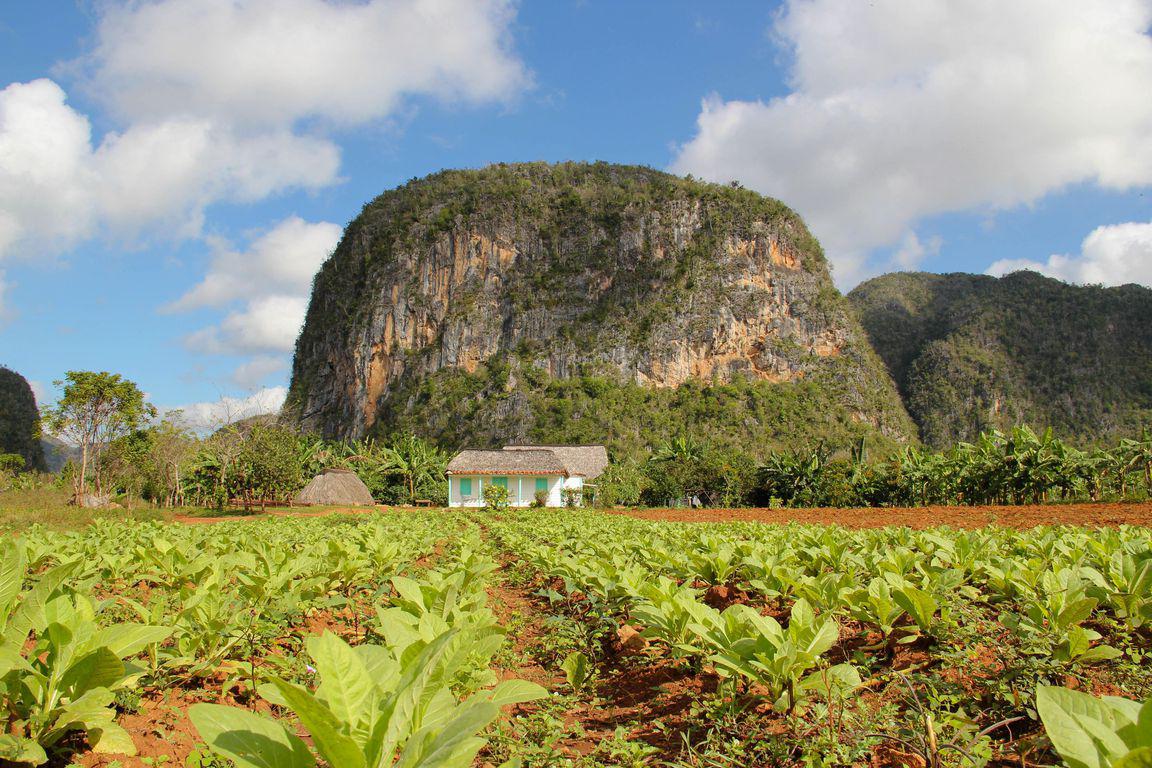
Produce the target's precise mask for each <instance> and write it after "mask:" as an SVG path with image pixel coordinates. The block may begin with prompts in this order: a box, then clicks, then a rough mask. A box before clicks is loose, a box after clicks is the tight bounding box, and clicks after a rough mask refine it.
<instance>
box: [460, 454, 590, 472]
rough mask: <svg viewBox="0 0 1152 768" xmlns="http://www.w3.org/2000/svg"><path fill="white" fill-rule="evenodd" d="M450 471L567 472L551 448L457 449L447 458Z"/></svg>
mask: <svg viewBox="0 0 1152 768" xmlns="http://www.w3.org/2000/svg"><path fill="white" fill-rule="evenodd" d="M448 474H450V475H567V474H568V470H567V469H566V468H565V466H564V464H563V462H561V461H560V459H559V458H558V457H557V456H556V454H555V453H553V452H552V451H544V450H542V451H533V450H526V451H476V450H467V451H460V453H458V454H456V455H455V456H454V457H453V458H452V461H450V462H448Z"/></svg>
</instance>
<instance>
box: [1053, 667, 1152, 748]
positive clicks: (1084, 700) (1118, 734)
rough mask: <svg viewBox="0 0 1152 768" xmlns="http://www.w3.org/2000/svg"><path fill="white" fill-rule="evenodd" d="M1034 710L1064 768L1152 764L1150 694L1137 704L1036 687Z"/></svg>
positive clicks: (1116, 698) (1109, 697) (1106, 697)
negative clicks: (1065, 766) (1066, 766)
mask: <svg viewBox="0 0 1152 768" xmlns="http://www.w3.org/2000/svg"><path fill="white" fill-rule="evenodd" d="M1036 712H1037V713H1038V714H1039V715H1040V720H1041V722H1042V723H1044V730H1045V731H1047V733H1048V739H1049V740H1050V741H1051V742H1052V746H1053V747H1055V749H1056V751H1057V752H1058V753H1059V755H1060V758H1061V759H1062V760H1063V761H1064V763H1065V764H1066V765H1068V766H1069V768H1145V767H1146V766H1148V765H1152V699H1149V700H1148V701H1145V702H1144V703H1143V704H1141V703H1140V702H1138V701H1130V700H1128V699H1122V698H1118V697H1115V696H1105V697H1104V698H1096V697H1095V696H1091V695H1089V694H1087V693H1081V692H1080V691H1072V690H1069V689H1067V688H1058V687H1055V686H1041V687H1039V688H1037V690H1036Z"/></svg>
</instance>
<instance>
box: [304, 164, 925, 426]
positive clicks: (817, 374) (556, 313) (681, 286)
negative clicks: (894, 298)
mask: <svg viewBox="0 0 1152 768" xmlns="http://www.w3.org/2000/svg"><path fill="white" fill-rule="evenodd" d="M589 376H591V377H595V378H596V379H597V380H598V381H602V382H603V383H604V384H605V385H606V386H611V387H625V388H629V389H641V390H647V391H651V390H665V391H666V394H667V392H674V391H679V390H680V389H681V388H682V387H684V386H686V385H688V384H691V385H693V386H697V387H699V386H704V387H708V386H719V385H725V384H731V383H733V382H739V383H740V384H741V386H751V387H752V388H753V389H757V388H760V389H763V388H764V387H765V386H771V387H776V388H779V387H785V388H787V387H789V386H790V385H796V384H798V383H801V382H804V383H806V384H807V383H811V382H817V381H818V382H821V384H820V386H821V387H825V388H833V389H837V390H838V393H837V394H838V396H843V399H842V401H841V402H838V403H836V405H835V408H836V409H837V413H836V414H835V415H834V418H835V419H837V420H839V421H840V422H841V426H842V427H843V428H844V429H845V430H847V431H853V430H856V431H859V430H866V431H868V430H871V431H876V432H878V433H881V434H883V435H886V436H888V437H890V438H893V439H901V438H903V437H904V436H905V435H906V434H907V433H908V429H909V423H908V420H907V418H906V416H905V414H904V412H903V410H902V407H901V406H900V404H899V402H898V399H897V396H896V394H895V390H894V387H893V386H892V383H891V381H890V380H889V379H888V377H887V376H886V375H885V373H884V372H883V370H882V366H880V365H879V364H878V361H877V360H876V359H875V357H874V356H873V354H872V352H871V351H870V349H869V348H868V347H867V344H866V343H865V342H864V339H863V335H862V333H861V332H860V329H859V327H858V326H857V325H856V324H855V321H854V320H852V319H851V318H850V316H849V314H848V312H847V311H846V304H845V303H844V300H843V298H842V297H841V296H840V295H839V293H837V291H836V290H835V288H834V287H833V286H832V284H831V281H830V279H829V275H828V270H827V266H826V264H825V261H824V259H823V256H822V254H821V252H820V249H819V246H818V244H817V243H816V242H815V240H814V239H813V238H812V236H811V235H810V234H809V233H808V231H807V229H806V228H805V226H804V224H803V222H802V221H801V220H800V219H799V217H797V216H796V215H795V214H794V213H793V212H792V211H790V210H789V209H787V208H786V207H785V206H783V205H782V204H780V203H779V202H777V201H774V200H770V199H768V198H764V197H761V196H759V195H756V194H754V193H751V192H748V191H745V190H742V189H732V188H728V187H719V186H715V185H707V184H702V183H699V182H694V181H690V180H685V179H679V178H676V177H673V176H669V175H666V174H662V173H659V172H656V171H652V170H649V169H644V168H635V167H621V166H611V165H605V164H596V165H579V164H564V165H558V166H550V165H545V164H530V165H501V166H494V167H490V168H487V169H484V170H481V171H450V172H444V173H441V174H437V175H435V176H432V177H429V178H427V179H423V180H419V181H413V182H410V183H409V184H408V185H407V186H404V187H401V188H399V189H397V190H393V191H391V192H388V193H385V194H384V195H382V196H381V197H379V198H377V199H376V200H375V201H373V202H372V203H370V204H369V205H368V206H366V207H365V209H364V211H363V213H362V214H361V215H360V216H359V217H358V218H357V219H356V220H355V221H353V222H352V223H351V224H350V225H349V227H348V229H347V231H346V232H345V235H344V238H343V241H342V242H341V243H340V245H339V247H338V248H337V250H336V253H335V254H334V255H333V257H332V258H331V259H330V260H329V261H328V263H327V264H325V265H324V267H323V269H322V270H321V272H320V273H319V275H318V276H317V278H316V282H315V287H314V291H313V296H312V302H311V306H310V308H309V311H308V317H307V321H306V324H305V327H304V330H303V332H302V334H301V337H300V339H299V341H298V344H297V349H296V359H295V365H294V369H293V378H292V387H291V392H290V395H289V403H288V406H287V410H288V413H289V414H290V415H291V416H293V417H294V418H295V419H297V420H298V421H299V422H300V423H302V424H303V425H304V426H305V427H307V428H310V429H314V430H316V431H318V432H320V433H322V434H324V435H327V436H330V437H356V436H360V435H363V434H366V433H369V432H372V431H373V430H374V429H376V430H380V429H386V428H389V427H399V426H405V427H414V428H416V431H418V432H427V431H428V429H421V428H420V427H421V426H427V425H429V424H433V423H444V421H445V420H444V418H443V417H444V414H443V413H442V410H443V408H445V407H447V408H449V409H454V410H455V412H456V414H457V415H458V417H459V418H460V419H470V420H471V421H472V422H473V424H474V426H473V427H469V426H467V425H465V426H464V427H462V428H459V427H452V428H449V429H448V432H449V433H450V434H445V433H444V430H443V429H433V430H432V431H433V432H437V433H438V434H434V435H432V436H434V437H440V438H447V442H461V441H467V442H490V441H495V442H499V441H501V440H504V439H513V438H519V439H527V438H533V437H536V438H540V437H543V436H545V435H544V434H542V432H547V433H548V435H551V436H554V437H556V436H557V435H556V430H555V429H551V430H549V428H547V427H545V426H543V425H542V421H541V418H540V414H539V413H537V411H538V410H540V409H541V408H544V409H547V407H548V404H547V403H544V402H540V401H539V398H535V399H534V398H533V397H532V395H533V393H537V394H539V393H541V392H545V391H546V390H548V388H549V386H550V384H551V383H554V382H558V381H571V380H574V379H577V378H579V377H589ZM449 380H450V381H449ZM434 382H439V383H440V384H442V385H445V386H447V388H448V389H450V390H453V391H454V390H455V389H460V390H461V391H460V392H458V393H456V394H457V395H458V397H455V398H452V397H436V395H437V394H438V393H437V392H434V391H433V392H430V391H429V386H428V385H429V384H430V383H434ZM440 394H442V393H440ZM433 402H435V407H436V409H437V411H436V412H435V413H426V414H423V416H426V417H427V418H423V417H421V418H413V417H414V416H420V415H421V412H422V411H426V410H427V409H428V407H429V406H430V404H432V403H433ZM481 403H484V405H483V406H482V405H481ZM492 414H496V416H498V417H499V418H496V419H495V422H499V423H495V422H494V421H493V417H492ZM819 421H820V422H821V423H823V422H825V421H827V418H824V417H821V418H820V419H819ZM481 422H483V424H482V423H481ZM605 426H606V427H607V426H608V425H605ZM509 431H511V432H515V433H516V434H508V432H509ZM752 431H753V432H754V431H755V430H752ZM592 437H594V435H592ZM601 439H603V438H601Z"/></svg>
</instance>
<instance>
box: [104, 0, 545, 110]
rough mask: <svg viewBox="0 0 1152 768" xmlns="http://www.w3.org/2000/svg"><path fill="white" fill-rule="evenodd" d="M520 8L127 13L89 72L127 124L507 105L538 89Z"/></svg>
mask: <svg viewBox="0 0 1152 768" xmlns="http://www.w3.org/2000/svg"><path fill="white" fill-rule="evenodd" d="M513 17H514V12H513V4H512V2H510V0H369V1H368V2H326V1H325V0H158V1H154V2H131V3H119V4H117V5H114V6H112V7H111V8H110V10H109V11H108V12H107V13H106V14H105V15H104V17H103V18H102V19H101V21H100V24H99V27H98V29H97V33H96V40H97V41H96V45H95V49H94V50H93V51H92V53H91V54H90V56H89V57H87V59H86V61H85V62H84V64H85V66H86V67H87V68H88V69H89V71H90V73H91V74H90V87H91V88H92V89H93V91H94V92H95V93H97V94H98V95H99V96H100V97H101V98H102V99H103V100H104V101H105V102H106V103H108V104H109V105H110V106H111V107H112V108H113V109H114V110H115V111H116V113H118V114H120V115H121V116H123V117H124V118H125V119H128V120H133V121H135V120H155V119H161V118H167V117H169V116H171V115H177V114H185V113H187V114H195V115H200V116H209V117H214V118H219V119H223V120H226V121H228V122H231V123H237V124H259V125H266V124H273V125H290V124H292V123H294V122H296V121H298V120H301V119H305V118H311V117H320V118H325V119H327V120H330V121H333V122H338V123H343V124H355V123H362V122H366V121H370V120H375V119H379V118H382V117H385V116H388V115H389V114H391V113H392V112H393V111H394V110H395V109H396V108H397V106H398V104H399V103H400V102H401V100H402V99H403V97H404V96H406V95H409V94H417V93H420V94H430V95H433V96H435V97H438V98H441V99H443V100H445V101H468V102H484V101H494V100H495V101H499V100H506V99H509V98H512V97H513V96H515V95H516V94H517V93H518V92H519V91H520V90H522V89H523V88H524V87H526V86H527V85H528V83H529V80H530V78H529V75H528V73H527V71H526V70H525V68H524V66H523V65H522V64H521V62H520V61H519V59H518V58H517V57H516V56H515V55H514V54H513V53H512V51H511V46H510V39H509V37H510V36H509V26H510V24H511V22H512V20H513Z"/></svg>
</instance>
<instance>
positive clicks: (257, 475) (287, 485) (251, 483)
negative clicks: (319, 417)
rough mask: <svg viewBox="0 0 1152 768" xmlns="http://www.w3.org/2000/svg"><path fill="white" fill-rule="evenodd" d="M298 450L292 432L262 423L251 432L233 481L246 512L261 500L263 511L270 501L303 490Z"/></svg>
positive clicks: (233, 486) (240, 454)
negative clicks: (255, 502)
mask: <svg viewBox="0 0 1152 768" xmlns="http://www.w3.org/2000/svg"><path fill="white" fill-rule="evenodd" d="M296 449H297V437H296V434H295V433H294V432H292V431H291V430H288V429H285V428H283V427H276V426H264V425H259V424H258V425H256V426H253V427H252V428H251V429H250V430H249V431H248V434H247V435H245V436H244V441H243V443H242V447H241V450H240V453H239V455H238V456H237V460H236V468H235V472H234V473H233V474H232V477H231V479H230V481H231V482H230V484H231V487H232V488H233V489H234V490H235V491H237V492H238V495H239V496H241V497H242V498H243V499H244V508H245V509H248V508H249V507H251V505H252V503H253V501H254V500H258V501H259V503H260V510H261V511H263V510H264V507H265V504H266V502H267V501H268V499H269V498H274V499H279V498H284V497H286V496H290V495H291V494H293V493H295V492H296V491H298V490H299V489H300V486H301V476H300V469H301V467H300V462H299V461H298V458H297V453H296Z"/></svg>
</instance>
